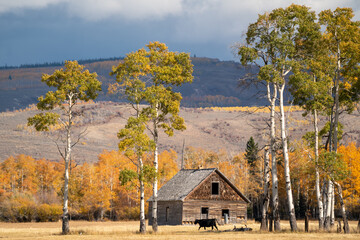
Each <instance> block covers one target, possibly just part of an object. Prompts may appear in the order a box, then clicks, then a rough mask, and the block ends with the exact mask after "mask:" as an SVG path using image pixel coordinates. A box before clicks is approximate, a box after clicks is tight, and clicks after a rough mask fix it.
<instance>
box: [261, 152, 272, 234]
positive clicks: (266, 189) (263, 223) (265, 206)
mask: <svg viewBox="0 0 360 240" xmlns="http://www.w3.org/2000/svg"><path fill="white" fill-rule="evenodd" d="M264 151H265V153H264V196H263V202H262V209H261V226H260V230H262V231H266V230H267V212H268V208H269V200H270V199H269V198H270V196H269V195H270V194H269V188H270V156H269V155H270V152H269V149H268V148H265V150H264Z"/></svg>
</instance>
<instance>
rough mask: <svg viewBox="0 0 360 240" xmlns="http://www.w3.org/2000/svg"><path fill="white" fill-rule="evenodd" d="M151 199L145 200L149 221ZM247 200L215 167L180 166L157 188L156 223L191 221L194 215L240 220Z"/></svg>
mask: <svg viewBox="0 0 360 240" xmlns="http://www.w3.org/2000/svg"><path fill="white" fill-rule="evenodd" d="M153 200H154V199H153V197H151V198H150V199H149V200H148V202H149V216H148V217H149V218H148V219H149V225H152V210H151V209H152V203H153ZM248 203H250V201H249V199H248V198H247V197H245V196H244V195H243V194H242V193H241V192H240V191H239V190H238V189H237V188H236V187H235V185H234V184H232V183H231V182H230V180H229V179H228V178H227V177H225V176H224V174H222V173H221V172H220V171H219V170H218V169H217V168H210V169H182V170H180V171H179V172H178V173H177V174H176V175H175V176H174V177H173V178H172V179H170V180H169V181H168V182H167V183H166V184H165V185H164V186H163V187H162V188H161V189H160V190H159V192H158V208H157V215H158V225H181V224H193V223H194V221H195V220H196V219H208V218H216V219H217V221H218V222H219V223H224V222H225V221H226V220H228V223H244V222H246V220H247V216H246V213H247V204H248Z"/></svg>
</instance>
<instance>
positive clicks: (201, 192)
mask: <svg viewBox="0 0 360 240" xmlns="http://www.w3.org/2000/svg"><path fill="white" fill-rule="evenodd" d="M213 182H218V183H219V194H218V195H213V194H212V191H211V187H212V183H213ZM201 208H209V213H208V218H216V219H217V220H218V221H219V222H220V223H223V222H224V217H223V216H222V210H229V215H230V216H229V223H242V222H244V221H246V220H247V216H246V212H247V211H246V208H247V203H246V202H245V201H244V199H243V198H242V197H241V196H239V195H238V194H237V193H236V191H235V190H234V189H233V188H232V187H231V186H230V185H229V184H228V183H227V182H226V181H225V180H224V179H223V178H222V177H221V176H219V175H218V174H217V173H216V172H214V173H212V174H211V175H210V176H209V177H208V178H207V179H205V181H203V182H202V183H201V184H200V185H199V186H197V187H196V188H195V189H194V190H193V191H192V192H191V193H190V194H189V195H188V196H187V197H186V198H185V201H184V203H183V223H191V222H194V221H195V219H201V218H203V217H204V216H202V215H201Z"/></svg>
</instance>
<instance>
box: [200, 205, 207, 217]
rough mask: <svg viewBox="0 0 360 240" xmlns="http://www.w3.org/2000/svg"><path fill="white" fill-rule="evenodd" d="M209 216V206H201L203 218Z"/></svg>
mask: <svg viewBox="0 0 360 240" xmlns="http://www.w3.org/2000/svg"><path fill="white" fill-rule="evenodd" d="M207 218H209V208H208V207H202V208H201V219H207Z"/></svg>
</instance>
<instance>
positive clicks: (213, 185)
mask: <svg viewBox="0 0 360 240" xmlns="http://www.w3.org/2000/svg"><path fill="white" fill-rule="evenodd" d="M211 195H219V182H212V183H211Z"/></svg>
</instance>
